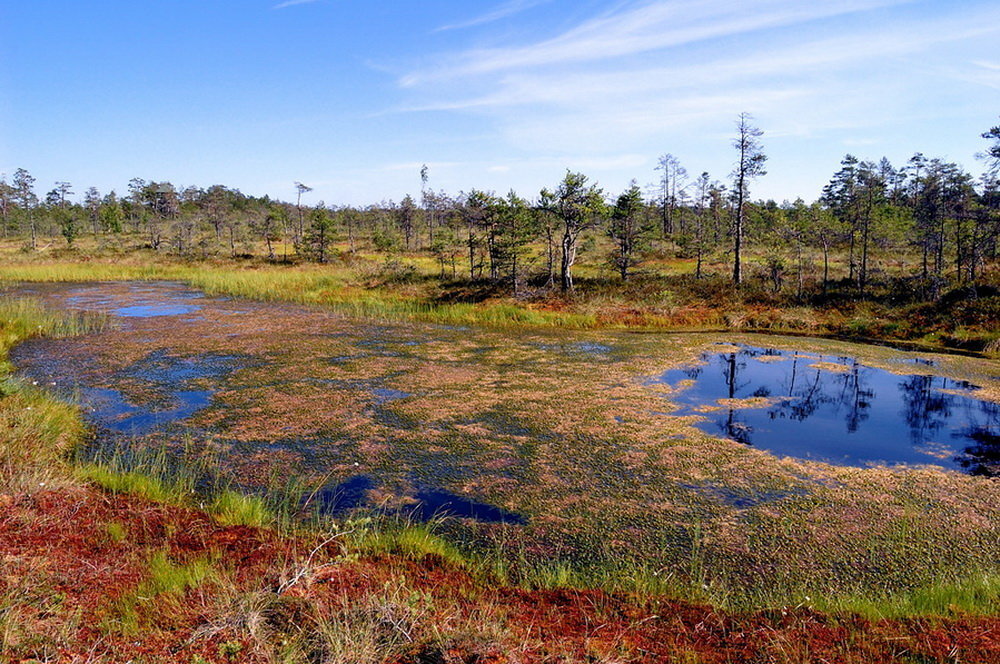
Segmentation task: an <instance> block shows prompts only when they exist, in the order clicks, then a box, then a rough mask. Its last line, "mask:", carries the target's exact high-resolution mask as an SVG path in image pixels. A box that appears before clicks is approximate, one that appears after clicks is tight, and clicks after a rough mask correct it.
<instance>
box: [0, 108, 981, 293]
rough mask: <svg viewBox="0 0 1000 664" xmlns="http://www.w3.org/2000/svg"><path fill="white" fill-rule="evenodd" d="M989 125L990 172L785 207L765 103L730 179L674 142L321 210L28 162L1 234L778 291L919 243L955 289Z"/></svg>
mask: <svg viewBox="0 0 1000 664" xmlns="http://www.w3.org/2000/svg"><path fill="white" fill-rule="evenodd" d="M982 136H983V138H985V139H987V144H986V147H985V149H984V152H983V154H982V155H980V157H982V159H983V162H984V163H985V167H986V168H985V173H984V174H983V175H981V176H979V177H976V176H974V175H972V174H970V173H968V172H966V171H965V170H963V169H962V168H961V167H959V166H958V165H956V164H954V163H949V162H947V161H944V160H942V159H937V158H929V157H926V156H924V155H923V154H920V153H917V154H915V155H914V156H913V157H912V158H910V159H909V160H908V161H907V162H906V163H905V164H902V165H897V164H892V163H890V162H889V160H888V159H885V158H883V159H881V160H879V161H866V160H860V159H858V158H857V157H855V156H853V155H847V156H845V157H844V158H843V160H842V161H841V163H840V169H839V170H838V171H837V172H836V173H834V174H833V175H832V177H831V178H830V181H829V183H828V184H827V185H826V186H825V187H824V189H823V193H822V195H821V196H820V197H819V199H818V200H816V201H813V202H806V201H803V200H801V199H799V200H795V201H793V202H783V203H780V204H779V203H777V202H775V201H772V200H769V201H761V200H753V199H752V198H751V195H752V183H753V181H754V180H755V179H757V178H760V177H762V176H764V175H765V174H766V168H765V167H766V158H767V157H766V152H765V149H764V147H763V145H762V142H761V137H762V132H761V131H760V130H759V129H757V128H756V127H755V126H754V125H753V124H752V119H751V118H750V117H749V116H747V115H741V116H740V118H739V120H738V122H737V132H736V135H735V138H734V139H733V141H732V143H733V147H734V160H733V163H734V168H733V171H732V173H730V174H728V175H727V176H726V178H725V179H716V178H714V177H712V176H711V175H710V174H709V173H704V172H703V173H699V174H697V175H695V174H693V173H692V172H690V171H688V170H687V169H686V168H685V167H684V166H683V165H682V164H681V163H680V162H679V161H678V159H676V158H675V157H674V156H672V155H670V154H664V155H663V156H662V157H660V158H659V161H658V164H659V165H658V167H657V182H656V184H655V185H650V186H648V187H646V188H645V189H642V188H640V187H639V186H638V185H637V184H635V183H634V181H633V185H632V186H631V187H630V188H629V189H628V190H627V191H625V192H622V193H620V194H619V195H611V194H609V192H606V191H604V190H602V189H600V188H599V187H598V186H597V185H596V184H594V183H592V182H591V181H590V180H589V178H588V177H587V176H586V175H584V174H582V173H574V172H570V171H567V173H566V175H565V177H564V178H563V179H562V180H561V181H560V182H558V183H555V184H554V186H553V187H552V188H546V189H543V190H542V191H541V192H539V193H538V194H537V195H535V196H534V197H532V198H531V199H527V198H522V197H521V196H520V195H518V194H517V193H515V192H513V191H511V192H510V193H507V194H505V195H498V194H496V193H493V192H487V191H480V190H475V189H473V190H471V191H468V192H461V193H459V194H457V195H450V194H447V193H445V192H443V191H435V190H433V189H432V188H431V187H430V186H429V173H428V171H427V168H426V167H425V168H424V169H422V170H421V172H420V177H421V182H422V185H423V186H422V188H421V193H420V195H419V198H418V199H415V198H414V197H413V196H409V195H407V196H406V197H404V198H403V199H402V200H401V201H398V202H396V201H383V202H380V203H376V204H372V205H369V206H367V207H339V206H329V205H326V204H324V203H322V202H321V203H319V204H317V205H315V206H303V205H302V204H301V196H302V194H304V193H307V192H309V191H311V189H310V188H309V187H308V186H306V185H305V184H302V183H298V182H297V183H295V187H296V189H297V192H298V195H297V197H296V200H295V201H294V202H283V201H278V200H272V199H270V198H269V197H266V196H265V197H254V196H247V195H245V194H243V193H241V192H240V191H238V190H236V189H231V188H228V187H225V186H223V185H214V186H211V187H208V188H199V187H187V188H184V189H179V188H178V187H176V186H175V185H173V184H172V183H170V182H165V181H154V180H145V179H141V178H134V179H132V180H131V181H130V182H129V183H128V189H127V192H125V193H123V194H118V193H116V192H114V191H111V192H109V193H106V194H103V193H102V192H100V191H98V190H97V189H96V188H94V187H90V188H89V189H87V190H86V191H84V192H83V195H82V200H80V201H74V200H71V197H73V196H75V194H74V191H73V185H71V184H70V183H69V182H56V183H55V184H54V187H53V188H52V189H51V190H49V191H48V192H47V193H44V194H40V193H39V192H38V191H37V190H36V181H35V178H34V177H32V176H31V174H30V173H29V172H28V171H27V170H25V169H23V168H22V169H18V170H17V171H16V172H15V173H14V174H13V176H12V177H11V178H10V180H9V181H8V179H7V178H6V177H4V178H0V226H2V229H0V234H2V236H3V237H4V238H7V239H10V240H20V241H23V247H24V250H25V251H36V250H38V249H39V248H40V247H41V246H42V245H43V243H45V244H47V245H51V244H52V243H53V242H59V243H60V244H61V243H62V242H63V241H65V243H66V244H67V245H69V246H73V245H74V243H76V242H77V241H78V240H80V239H81V238H82V237H86V236H92V237H93V238H95V239H96V242H97V244H98V246H102V247H107V248H115V249H118V250H123V249H134V248H146V249H151V250H153V251H156V252H163V253H169V254H175V255H179V256H184V257H192V258H199V257H209V256H218V255H229V256H231V257H233V258H239V257H254V256H258V257H262V258H266V259H268V260H272V261H295V262H300V261H317V262H320V263H323V262H328V261H330V260H334V259H337V258H338V257H340V256H341V255H342V254H345V253H353V252H356V251H372V250H374V251H377V252H383V253H388V254H392V253H404V252H406V253H412V252H419V253H423V254H426V255H428V256H433V257H434V259H435V260H436V262H437V264H438V266H439V268H440V273H441V276H442V277H444V278H453V279H464V278H468V279H470V280H473V281H477V280H490V281H492V282H493V283H494V284H496V286H497V287H498V288H503V289H509V290H510V291H511V292H512V293H514V294H517V293H518V291H519V290H520V289H522V288H523V287H524V285H525V284H527V283H529V282H530V283H532V284H536V285H538V286H548V287H550V288H552V289H556V288H558V289H561V290H564V291H570V290H572V289H573V288H574V281H573V267H574V264H575V263H576V262H577V255H578V253H580V252H581V251H582V250H586V251H587V252H588V255H594V254H595V252H597V251H598V249H596V247H599V252H600V261H601V262H603V263H604V264H605V265H606V267H607V269H608V270H609V271H610V272H612V273H613V274H614V275H615V278H618V279H622V280H629V279H630V278H632V277H633V275H634V274H637V273H639V272H641V270H640V269H639V268H640V266H641V265H642V264H643V261H644V260H646V258H647V257H648V256H649V255H651V254H652V253H654V252H655V253H656V254H657V255H661V256H662V255H665V254H667V255H670V256H672V257H674V258H681V259H687V260H689V261H690V262H691V266H692V267H691V276H692V277H694V278H702V277H706V276H714V277H716V278H718V277H720V276H721V275H720V274H718V269H716V273H714V274H712V275H709V274H707V273H706V271H707V269H708V266H709V264H710V263H712V264H714V265H716V266H717V265H718V264H719V262H720V261H722V262H725V263H726V264H727V265H728V266H729V267H728V268H727V270H726V274H725V278H726V279H729V280H731V281H732V282H734V283H735V284H740V283H741V282H742V281H744V279H745V278H746V267H745V265H746V255H747V252H748V251H749V252H750V253H752V256H753V264H754V269H755V272H754V275H755V276H757V277H759V278H760V279H762V280H763V281H764V282H773V285H774V287H775V288H776V289H777V288H781V287H782V283H783V282H786V281H789V279H788V277H789V276H792V275H794V276H795V277H796V278H795V279H794V281H793V283H795V284H796V288H797V289H798V290H799V292H800V294H801V289H802V288H803V284H804V282H805V281H807V280H808V281H809V282H810V283H812V284H814V285H815V286H816V287H817V288H821V289H823V290H824V291H825V290H826V288H827V285H828V283H829V282H830V280H831V278H832V277H831V262H832V261H834V260H835V258H834V257H836V260H838V261H840V264H842V270H841V271H843V272H844V274H843V275H840V276H839V277H838V278H839V279H841V280H843V279H845V278H846V280H847V281H848V283H849V284H850V286H851V287H852V288H853V289H855V291H856V292H857V293H858V294H860V295H863V294H864V293H865V292H866V290H867V289H868V288H869V287H870V286H871V284H873V283H876V282H878V281H880V280H884V279H885V278H886V277H887V275H886V274H885V269H884V267H882V268H880V267H878V266H879V265H882V264H883V263H881V262H879V261H877V260H876V258H877V257H886V256H905V257H906V258H907V261H906V269H907V274H906V275H905V276H906V277H907V278H908V279H910V280H911V281H912V282H913V283H914V284H915V287H916V288H918V289H920V290H921V292H922V294H923V295H924V296H925V297H933V296H934V294H935V293H938V292H941V289H942V288H943V287H945V286H947V285H968V284H976V283H981V282H982V281H983V280H984V279H985V278H986V276H985V275H986V270H987V267H988V266H989V265H990V264H991V263H992V262H993V261H995V260H996V259H997V254H998V237H1000V125H998V126H996V127H993V128H992V129H990V130H988V131H986V132H984V133H983V134H982ZM60 238H61V239H60ZM895 276H899V275H895Z"/></svg>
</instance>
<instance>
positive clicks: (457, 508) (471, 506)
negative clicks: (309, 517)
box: [310, 475, 526, 524]
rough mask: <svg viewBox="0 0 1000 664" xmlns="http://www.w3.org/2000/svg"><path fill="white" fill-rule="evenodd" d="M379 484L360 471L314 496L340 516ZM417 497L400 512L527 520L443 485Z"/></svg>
mask: <svg viewBox="0 0 1000 664" xmlns="http://www.w3.org/2000/svg"><path fill="white" fill-rule="evenodd" d="M377 487H378V483H377V482H376V480H375V479H373V478H371V477H368V476H367V475H358V476H356V477H352V478H350V479H348V480H345V481H344V482H340V483H334V484H331V485H329V486H326V487H323V488H322V489H321V490H319V491H317V492H316V493H315V494H314V495H312V496H311V497H310V498H311V500H313V501H314V502H315V503H316V504H317V505H318V506H319V510H320V512H321V513H323V514H329V515H333V516H339V515H342V514H345V513H347V512H349V511H351V510H353V509H357V508H359V507H364V506H365V505H367V504H368V492H369V491H371V490H374V489H376V488H377ZM413 498H414V500H415V501H416V502H415V503H414V504H413V505H411V506H409V507H404V508H402V509H401V510H400V512H402V513H403V514H404V515H406V516H407V517H409V518H412V519H415V520H418V521H429V520H431V519H434V518H439V517H448V516H455V517H460V518H464V519H473V520H475V521H480V522H483V523H516V524H524V523H526V521H525V519H524V518H523V517H522V516H520V515H519V514H515V513H513V512H508V511H507V510H504V509H501V508H499V507H496V506H494V505H489V504H487V503H482V502H479V501H477V500H473V499H471V498H468V497H465V496H460V495H458V494H454V493H451V492H449V491H444V490H441V489H427V488H425V489H421V490H418V491H417V492H416V493H415V494H414V495H413Z"/></svg>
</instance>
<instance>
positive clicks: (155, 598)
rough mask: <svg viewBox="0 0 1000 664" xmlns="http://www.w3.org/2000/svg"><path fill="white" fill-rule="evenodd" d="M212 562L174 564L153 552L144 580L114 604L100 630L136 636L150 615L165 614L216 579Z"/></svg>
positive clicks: (205, 560)
mask: <svg viewBox="0 0 1000 664" xmlns="http://www.w3.org/2000/svg"><path fill="white" fill-rule="evenodd" d="M216 576H217V575H216V570H215V566H214V563H213V561H211V560H209V559H207V558H196V559H194V560H191V561H189V562H187V563H176V562H174V561H172V560H171V559H170V556H169V554H168V553H167V552H166V551H156V552H155V553H153V555H152V556H151V557H150V559H149V562H148V571H147V576H146V578H145V579H144V580H143V581H142V582H141V583H140V584H139V586H138V587H137V588H136V589H135V590H134V591H133V592H130V593H127V594H126V595H124V596H122V597H120V598H118V600H116V601H115V602H114V606H113V616H114V617H112V618H109V619H106V620H105V622H104V623H103V627H104V628H105V629H106V630H108V631H114V632H117V633H122V634H136V633H138V632H140V631H141V630H142V626H143V624H145V621H146V620H147V619H148V618H149V616H150V615H151V614H156V613H169V612H170V609H171V608H172V607H174V606H177V605H178V604H179V603H180V602H182V601H183V600H184V595H185V594H186V593H187V592H188V591H190V590H193V589H195V588H198V587H199V586H201V585H202V584H204V583H207V582H210V581H211V580H213V579H215V578H216Z"/></svg>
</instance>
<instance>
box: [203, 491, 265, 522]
mask: <svg viewBox="0 0 1000 664" xmlns="http://www.w3.org/2000/svg"><path fill="white" fill-rule="evenodd" d="M208 511H209V512H211V513H212V514H213V515H214V516H215V518H216V520H217V521H219V523H222V524H224V525H227V526H253V527H255V528H262V527H264V526H267V525H270V524H273V523H275V522H276V521H277V517H276V516H275V514H274V513H273V512H272V511H271V509H270V507H269V506H268V505H267V503H266V501H265V500H264V499H263V498H261V497H260V496H253V495H249V494H245V493H240V492H238V491H233V490H232V489H225V490H223V491H222V492H220V493H218V494H217V495H216V496H215V498H214V499H213V500H212V503H211V505H209V508H208Z"/></svg>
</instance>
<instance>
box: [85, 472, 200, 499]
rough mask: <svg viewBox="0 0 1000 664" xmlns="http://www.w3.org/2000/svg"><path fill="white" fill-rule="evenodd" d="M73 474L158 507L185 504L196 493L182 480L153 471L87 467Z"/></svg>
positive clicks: (111, 490)
mask: <svg viewBox="0 0 1000 664" xmlns="http://www.w3.org/2000/svg"><path fill="white" fill-rule="evenodd" d="M74 473H75V474H76V476H77V477H79V478H80V479H81V480H82V481H84V482H90V483H92V484H96V485H97V486H99V487H101V488H103V489H106V490H108V491H110V492H112V493H127V494H130V495H133V496H139V497H141V498H145V499H146V500H152V501H154V502H158V503H170V504H174V505H178V504H183V503H185V502H187V501H188V500H189V498H190V496H191V494H192V493H193V487H192V485H191V484H190V483H189V482H187V481H185V480H184V479H183V478H178V477H175V478H165V477H160V476H158V475H156V474H154V473H153V471H151V470H124V469H121V468H115V467H113V466H108V465H102V464H98V463H87V464H83V465H79V466H77V467H76V468H74Z"/></svg>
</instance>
